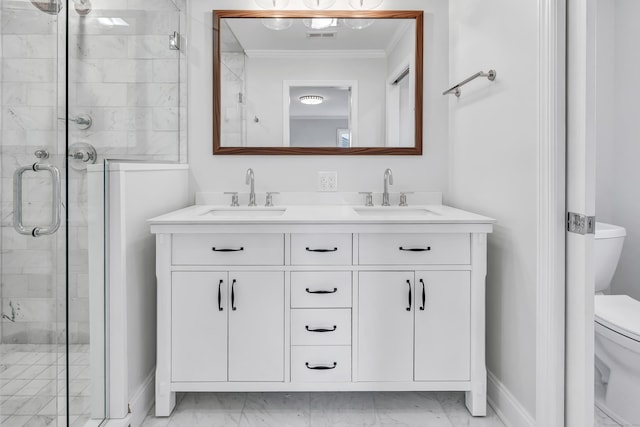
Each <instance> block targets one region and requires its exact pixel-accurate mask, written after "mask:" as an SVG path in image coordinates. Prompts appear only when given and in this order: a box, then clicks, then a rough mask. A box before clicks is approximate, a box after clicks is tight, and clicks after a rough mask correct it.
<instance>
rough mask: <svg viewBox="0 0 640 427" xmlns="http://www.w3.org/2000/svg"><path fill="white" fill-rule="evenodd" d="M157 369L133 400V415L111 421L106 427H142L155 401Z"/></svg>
mask: <svg viewBox="0 0 640 427" xmlns="http://www.w3.org/2000/svg"><path fill="white" fill-rule="evenodd" d="M155 372H156V369H155V367H154V368H153V369H152V370H151V372H150V373H149V375H148V376H147V378H146V379H145V380H144V382H143V383H142V385H141V386H140V388H139V389H138V391H137V392H136V394H135V395H134V396H133V399H131V403H130V408H131V413H130V414H128V415H127V416H126V417H125V418H120V419H109V420H107V423H106V424H105V427H140V426H141V425H142V422H143V421H144V419H145V417H146V416H147V414H148V413H149V411H150V410H151V407H152V406H153V403H154V400H155Z"/></svg>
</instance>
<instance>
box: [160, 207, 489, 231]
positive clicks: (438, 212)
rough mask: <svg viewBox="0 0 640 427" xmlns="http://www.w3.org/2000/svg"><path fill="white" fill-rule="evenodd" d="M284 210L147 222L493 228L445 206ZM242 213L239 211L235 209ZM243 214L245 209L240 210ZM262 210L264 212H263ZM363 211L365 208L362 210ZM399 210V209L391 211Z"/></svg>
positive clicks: (182, 213) (191, 213)
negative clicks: (367, 211)
mask: <svg viewBox="0 0 640 427" xmlns="http://www.w3.org/2000/svg"><path fill="white" fill-rule="evenodd" d="M278 208H286V209H287V211H286V212H285V213H284V214H282V215H281V216H269V217H267V216H264V217H235V218H230V217H226V216H223V217H213V216H208V215H207V213H208V212H209V211H211V210H213V209H225V210H229V211H233V209H235V208H229V207H227V206H215V205H213V206H212V205H194V206H190V207H187V208H184V209H180V210H177V211H174V212H170V213H167V214H165V215H161V216H158V217H155V218H151V219H149V220H148V222H149V224H150V225H151V226H152V228H153V229H154V230H155V229H157V227H156V226H165V225H168V226H171V225H190V226H195V225H203V226H209V225H211V226H216V225H241V226H247V225H284V224H292V225H296V224H298V225H323V224H324V225H327V224H329V225H331V224H399V225H402V224H493V223H495V222H496V221H495V220H494V219H493V218H489V217H485V216H482V215H477V214H474V213H471V212H466V211H463V210H460V209H456V208H452V207H450V206H445V205H420V206H411V207H409V209H410V208H414V209H428V210H430V211H432V212H433V213H434V214H433V215H427V216H424V215H406V216H402V217H396V216H385V215H384V209H385V208H380V207H378V208H375V207H374V208H373V209H378V210H380V212H381V215H375V214H374V215H371V216H361V215H359V214H358V213H357V212H356V211H354V210H353V208H363V207H362V206H343V205H338V206H326V205H304V206H303V205H295V206H280V207H277V206H276V207H275V208H272V209H278ZM238 209H239V210H240V209H243V208H238ZM244 209H245V210H246V209H248V208H246V207H245V208H244ZM263 209H264V208H263ZM365 209H366V208H365ZM395 209H403V208H395Z"/></svg>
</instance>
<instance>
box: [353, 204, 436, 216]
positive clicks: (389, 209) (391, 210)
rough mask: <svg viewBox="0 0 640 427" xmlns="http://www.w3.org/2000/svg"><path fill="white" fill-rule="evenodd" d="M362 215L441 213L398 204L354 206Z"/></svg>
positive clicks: (425, 214)
mask: <svg viewBox="0 0 640 427" xmlns="http://www.w3.org/2000/svg"><path fill="white" fill-rule="evenodd" d="M353 210H354V211H355V212H356V213H357V214H358V215H360V216H377V217H381V216H383V217H407V216H427V215H439V214H437V213H435V212H433V211H430V210H429V209H425V208H411V207H399V206H398V207H396V206H375V207H373V206H372V207H361V208H353Z"/></svg>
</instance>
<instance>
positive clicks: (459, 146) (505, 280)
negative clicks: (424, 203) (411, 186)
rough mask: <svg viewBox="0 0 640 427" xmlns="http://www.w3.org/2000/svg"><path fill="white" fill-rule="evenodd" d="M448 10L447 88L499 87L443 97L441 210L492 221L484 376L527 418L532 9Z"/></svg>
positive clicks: (533, 154)
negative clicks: (487, 75) (479, 75)
mask: <svg viewBox="0 0 640 427" xmlns="http://www.w3.org/2000/svg"><path fill="white" fill-rule="evenodd" d="M449 4H450V20H449V25H450V55H451V56H450V59H449V66H450V75H451V79H452V81H451V82H452V83H455V82H456V81H460V80H462V79H464V78H466V77H468V76H470V75H472V74H474V73H476V72H477V71H479V70H484V71H487V70H488V69H491V68H493V69H495V70H496V71H497V78H496V80H495V82H489V81H488V80H486V79H482V80H477V81H474V82H472V83H470V84H469V85H467V86H465V87H464V88H462V96H461V97H460V98H459V99H457V98H455V97H454V96H450V97H449V98H448V101H449V105H450V143H449V150H450V151H449V164H448V165H449V169H448V174H449V190H450V191H449V192H448V193H446V194H445V203H449V204H453V205H455V206H457V207H460V208H463V209H467V210H470V211H473V212H477V213H480V214H484V215H487V216H490V217H493V218H495V219H496V220H497V223H496V225H495V228H494V233H493V234H491V235H490V236H489V239H488V245H489V247H488V275H487V367H488V369H489V371H491V372H492V373H493V374H494V376H495V378H497V380H498V381H499V382H501V383H502V385H503V386H505V387H506V389H507V390H508V391H509V392H510V393H511V394H512V395H513V397H514V398H515V399H517V401H519V403H520V404H521V405H522V407H523V408H519V409H520V410H521V415H522V417H523V418H527V417H526V415H527V414H526V412H528V414H529V415H531V414H535V409H536V400H535V396H536V359H535V354H536V263H537V259H536V257H537V242H536V231H537V230H536V226H537V222H538V218H537V211H538V207H537V172H538V166H537V141H538V104H537V96H538V79H539V76H538V24H539V21H538V19H539V18H538V16H539V14H538V3H537V2H513V1H510V0H496V1H493V2H489V3H486V2H483V3H479V2H468V1H461V0H457V1H451V2H450V3H449ZM427 76H428V75H427ZM427 78H428V77H427ZM494 389H496V388H494ZM498 389H500V388H499V387H498ZM492 397H493V398H494V399H495V398H496V396H492ZM522 412H525V413H524V414H523V413H522ZM512 421H513V420H512ZM513 425H525V424H524V423H523V422H514V424H513Z"/></svg>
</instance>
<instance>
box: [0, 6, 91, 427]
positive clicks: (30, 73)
mask: <svg viewBox="0 0 640 427" xmlns="http://www.w3.org/2000/svg"><path fill="white" fill-rule="evenodd" d="M45 3H48V2H44V1H43V2H40V4H39V5H40V6H41V8H37V7H35V5H34V3H31V2H30V1H17V0H0V38H1V43H0V100H1V105H2V110H1V115H0V160H1V166H0V171H1V172H0V179H1V180H2V185H1V186H0V200H1V204H0V211H1V215H2V216H1V218H2V219H1V227H0V238H1V239H0V302H1V304H0V307H1V316H2V319H1V320H0V425H5V424H6V425H53V426H56V425H59V426H63V425H66V422H67V415H66V414H67V411H66V408H67V390H71V389H73V390H78V391H79V394H80V393H81V392H82V390H80V389H81V388H82V387H79V385H82V384H84V383H80V384H78V383H73V386H71V385H70V384H68V383H67V380H70V381H73V380H74V379H75V377H76V376H79V374H80V372H81V371H83V369H84V368H85V367H86V366H87V365H86V364H87V363H88V358H87V354H86V353H85V352H84V348H83V347H81V346H78V347H74V348H72V349H68V348H67V334H68V333H72V331H70V330H69V329H68V328H67V326H66V318H67V277H68V276H67V257H66V252H67V239H66V236H67V233H68V229H67V228H66V222H65V221H64V218H65V217H66V215H67V212H66V211H65V209H64V207H65V206H66V204H65V203H64V200H65V198H66V186H65V175H66V171H65V161H64V157H65V132H64V130H65V123H64V120H58V118H63V117H64V115H65V103H64V99H65V90H64V88H65V78H64V77H65V74H64V58H65V55H64V50H65V34H64V28H65V16H64V13H58V10H57V9H58V5H57V4H45ZM49 6H51V9H47V8H48V7H49ZM61 71H62V72H61ZM34 165H35V166H34ZM16 171H19V173H18V174H16V176H15V177H14V174H15V172H16ZM58 174H59V175H58ZM57 176H59V177H60V181H58V180H56V177H57ZM14 181H15V182H14ZM14 186H15V190H14ZM14 191H15V192H16V194H17V195H18V196H20V195H21V196H22V203H21V204H20V206H14ZM20 211H21V212H20ZM58 211H59V212H60V217H61V219H62V221H61V224H60V226H59V228H58V227H57V224H56V221H52V219H54V216H53V215H52V214H53V213H54V212H58ZM14 212H19V213H21V214H19V215H14ZM14 222H15V223H16V225H18V227H15V228H14V224H13V223H14ZM43 229H44V231H45V233H40V231H42V230H43ZM34 230H35V231H34ZM22 233H24V234H22ZM32 233H34V234H35V235H37V237H34V236H33V235H32ZM49 233H50V234H49ZM38 234H40V235H38ZM68 350H69V351H71V353H68ZM67 354H70V355H71V354H72V355H73V357H72V360H73V361H72V362H71V363H72V366H69V365H68V364H67V363H68V361H69V360H68V359H67ZM70 372H71V375H68V374H69V373H70Z"/></svg>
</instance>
